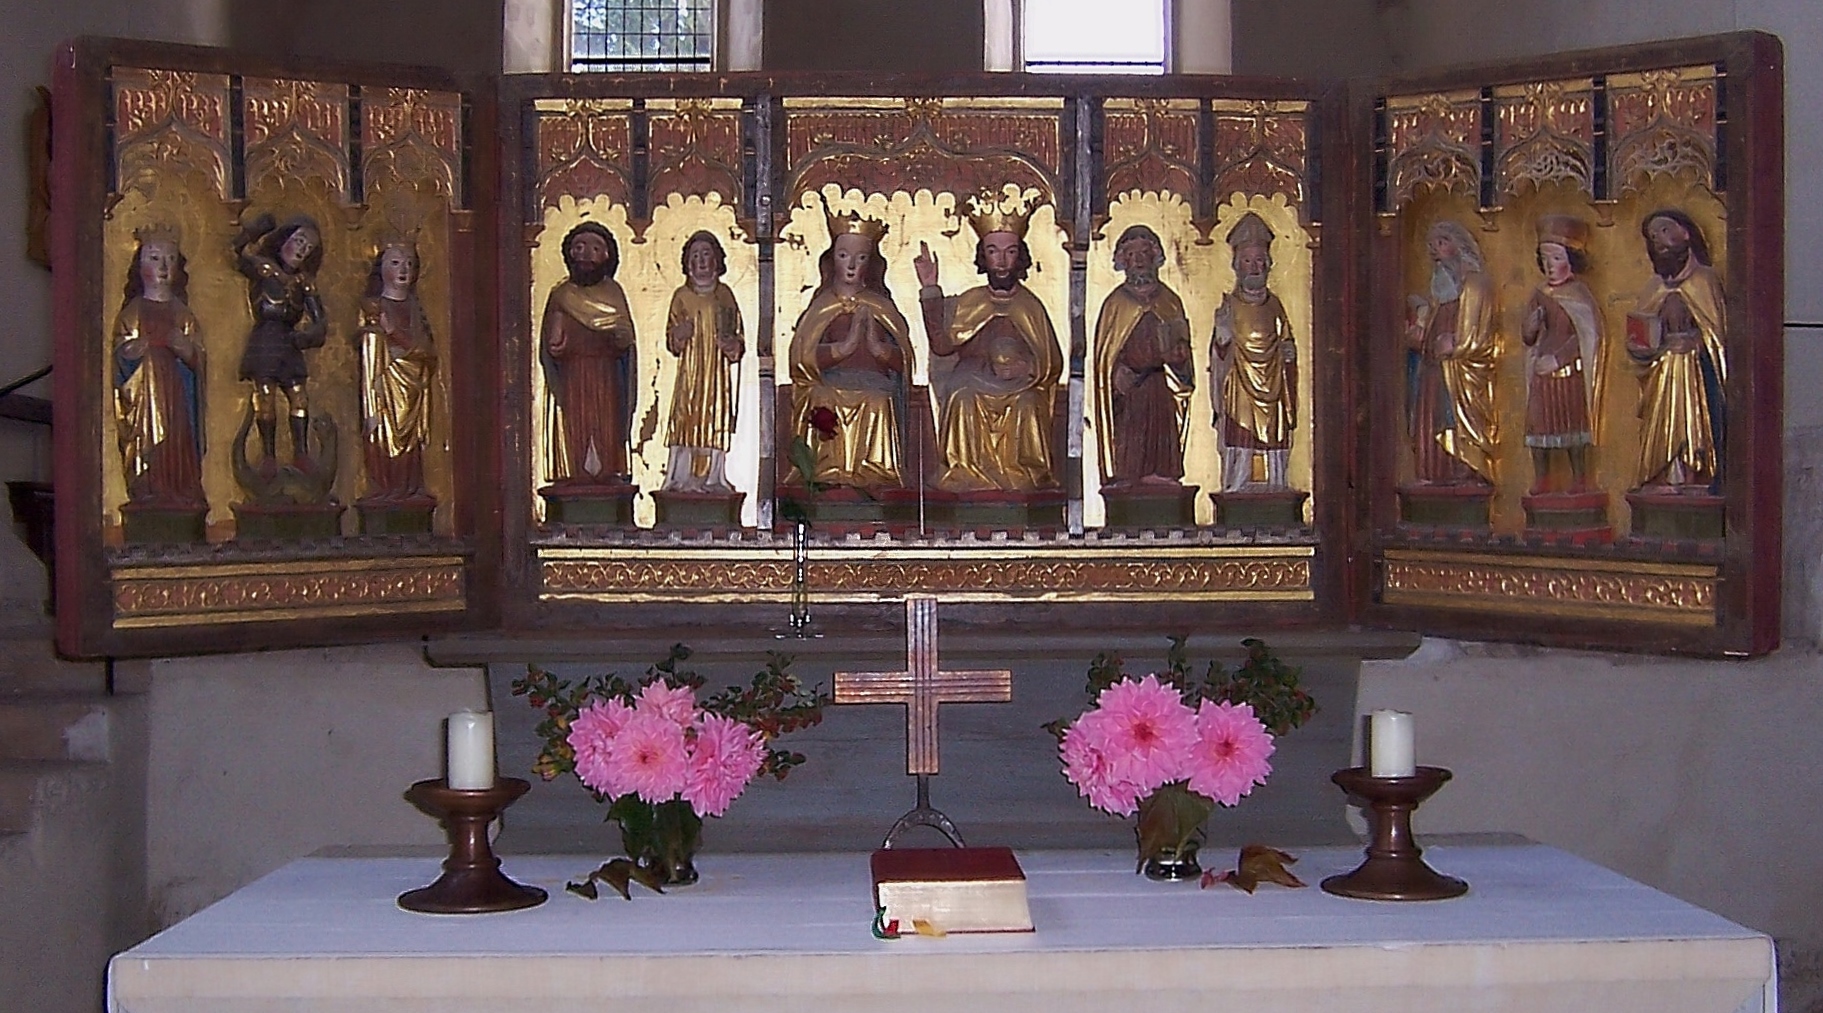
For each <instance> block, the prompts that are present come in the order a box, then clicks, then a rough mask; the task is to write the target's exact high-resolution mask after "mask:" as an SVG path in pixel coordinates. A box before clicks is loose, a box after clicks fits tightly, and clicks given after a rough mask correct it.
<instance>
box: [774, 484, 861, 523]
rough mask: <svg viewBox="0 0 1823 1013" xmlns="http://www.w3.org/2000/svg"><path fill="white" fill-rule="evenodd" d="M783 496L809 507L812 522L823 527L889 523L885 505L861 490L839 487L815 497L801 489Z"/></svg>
mask: <svg viewBox="0 0 1823 1013" xmlns="http://www.w3.org/2000/svg"><path fill="white" fill-rule="evenodd" d="M781 495H782V496H784V497H786V498H789V499H795V500H797V501H798V502H799V503H803V504H805V505H806V506H807V507H808V513H809V514H810V522H811V523H812V524H815V525H818V526H823V525H835V526H840V525H848V526H854V525H867V524H879V523H882V522H884V521H885V520H886V505H885V504H883V503H881V502H880V501H879V500H877V499H875V498H874V497H873V496H871V495H869V494H867V493H865V492H862V491H861V490H859V489H851V488H849V487H848V486H836V487H834V488H830V489H824V490H823V491H822V492H819V493H817V494H816V495H815V496H812V495H811V494H810V493H808V492H805V491H804V490H802V489H788V490H785V491H784V492H782V493H781Z"/></svg>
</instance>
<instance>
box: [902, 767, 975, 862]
mask: <svg viewBox="0 0 1823 1013" xmlns="http://www.w3.org/2000/svg"><path fill="white" fill-rule="evenodd" d="M914 827H930V828H931V829H933V830H935V831H937V832H938V833H940V834H942V835H943V836H945V837H947V838H949V842H950V844H951V845H953V846H954V847H958V848H966V847H968V845H967V844H964V843H962V832H961V831H960V830H957V829H956V824H954V823H952V822H950V818H949V817H948V816H945V815H944V814H943V811H942V810H941V809H936V808H933V807H932V806H931V804H930V775H929V774H919V775H918V805H917V807H916V808H914V809H912V810H911V811H909V812H907V813H906V814H905V815H903V816H901V817H899V819H898V821H897V822H895V823H893V828H892V829H891V830H888V831H887V832H886V840H885V842H883V843H882V844H881V845H880V847H882V848H886V849H887V850H889V851H890V850H891V849H892V846H893V842H894V841H897V840H898V839H899V836H900V835H901V834H904V833H905V832H906V831H908V830H911V829H912V828H914Z"/></svg>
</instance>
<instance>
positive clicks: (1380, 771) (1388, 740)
mask: <svg viewBox="0 0 1823 1013" xmlns="http://www.w3.org/2000/svg"><path fill="white" fill-rule="evenodd" d="M1367 766H1368V773H1370V774H1372V775H1373V776H1375V777H1411V776H1412V775H1414V774H1416V773H1417V772H1418V764H1417V760H1416V748H1415V746H1414V744H1413V736H1412V716H1411V715H1410V714H1409V713H1407V712H1405V711H1395V710H1379V711H1374V713H1373V716H1372V717H1371V718H1369V719H1368V725H1367Z"/></svg>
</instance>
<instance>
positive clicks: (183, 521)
mask: <svg viewBox="0 0 1823 1013" xmlns="http://www.w3.org/2000/svg"><path fill="white" fill-rule="evenodd" d="M208 517H209V508H208V507H206V506H201V507H176V508H172V507H153V506H138V505H135V504H132V503H127V504H124V505H123V506H121V508H120V527H121V533H122V535H123V536H124V537H125V538H126V540H127V544H128V545H172V544H186V543H195V542H203V541H207V540H208V535H207V533H206V532H207V527H206V523H205V522H206V521H207V520H208Z"/></svg>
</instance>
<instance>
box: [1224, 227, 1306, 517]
mask: <svg viewBox="0 0 1823 1013" xmlns="http://www.w3.org/2000/svg"><path fill="white" fill-rule="evenodd" d="M1274 238H1275V237H1274V236H1273V234H1272V229H1271V228H1269V227H1268V226H1267V225H1266V222H1265V220H1264V219H1262V218H1261V217H1260V216H1259V215H1256V214H1253V213H1252V212H1249V213H1247V214H1245V215H1243V216H1242V217H1241V220H1240V221H1239V222H1236V223H1235V226H1234V228H1232V229H1230V230H1229V231H1228V245H1229V247H1230V248H1231V249H1233V251H1234V279H1235V284H1234V291H1232V292H1230V293H1228V294H1227V295H1224V296H1223V297H1222V305H1221V306H1220V307H1219V308H1218V309H1217V310H1216V311H1215V334H1214V336H1213V337H1212V339H1211V340H1210V345H1209V370H1210V373H1211V377H1212V379H1213V381H1214V398H1215V418H1216V425H1217V427H1218V429H1219V430H1220V433H1221V438H1222V489H1223V491H1225V492H1235V491H1237V490H1239V489H1241V488H1243V487H1245V486H1247V485H1250V484H1252V476H1253V462H1254V460H1255V458H1258V457H1264V458H1265V459H1266V482H1265V485H1266V487H1267V488H1270V489H1284V488H1286V477H1285V474H1286V470H1287V468H1288V465H1289V462H1290V459H1291V438H1292V433H1293V432H1294V431H1295V430H1296V429H1297V427H1298V346H1297V343H1296V341H1295V340H1293V335H1292V332H1291V320H1290V318H1289V317H1287V316H1286V315H1285V304H1284V303H1282V302H1280V301H1279V297H1278V295H1277V294H1276V293H1274V292H1273V291H1272V289H1271V288H1269V287H1268V282H1269V281H1270V279H1271V275H1272V241H1273V239H1274Z"/></svg>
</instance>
